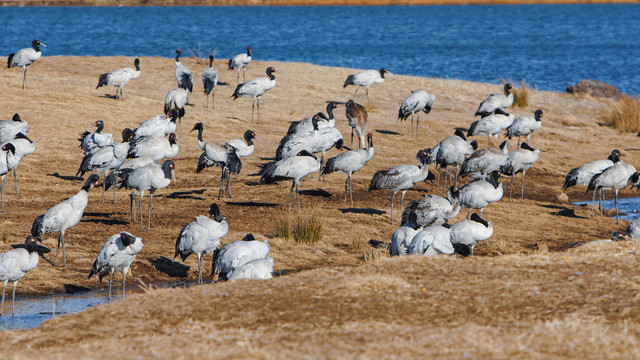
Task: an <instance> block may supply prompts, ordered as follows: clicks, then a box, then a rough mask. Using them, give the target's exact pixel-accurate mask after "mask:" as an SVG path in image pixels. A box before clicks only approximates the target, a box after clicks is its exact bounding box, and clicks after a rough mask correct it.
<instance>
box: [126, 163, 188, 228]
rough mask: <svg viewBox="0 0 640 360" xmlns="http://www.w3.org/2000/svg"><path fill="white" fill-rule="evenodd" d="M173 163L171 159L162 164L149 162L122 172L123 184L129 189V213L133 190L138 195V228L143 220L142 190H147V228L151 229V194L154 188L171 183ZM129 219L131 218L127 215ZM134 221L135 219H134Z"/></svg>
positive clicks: (142, 225) (163, 186) (133, 199)
mask: <svg viewBox="0 0 640 360" xmlns="http://www.w3.org/2000/svg"><path fill="white" fill-rule="evenodd" d="M175 168H176V166H175V164H174V163H173V161H171V160H166V161H165V162H164V163H163V164H162V166H157V165H155V164H149V165H145V166H141V167H139V168H135V169H133V170H131V171H126V172H125V173H124V175H123V176H124V184H125V187H126V188H127V189H131V202H130V205H129V214H130V215H131V214H132V213H133V208H134V207H135V204H136V198H135V192H136V191H137V192H138V197H139V199H138V200H139V204H138V206H139V211H140V229H141V230H144V221H143V220H142V198H143V197H144V192H145V191H147V190H149V211H148V218H147V219H148V221H149V222H148V224H149V226H148V227H147V230H150V229H151V202H152V201H153V194H155V192H156V190H158V189H164V188H166V187H167V186H169V184H171V178H172V176H173V173H174V171H175ZM129 219H133V218H132V217H131V216H129ZM134 221H135V220H134Z"/></svg>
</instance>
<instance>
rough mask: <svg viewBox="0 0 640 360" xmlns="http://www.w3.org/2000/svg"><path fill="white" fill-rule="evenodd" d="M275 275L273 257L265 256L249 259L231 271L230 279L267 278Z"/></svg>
mask: <svg viewBox="0 0 640 360" xmlns="http://www.w3.org/2000/svg"><path fill="white" fill-rule="evenodd" d="M272 277H273V259H272V258H270V257H265V258H262V259H255V260H251V261H248V262H246V263H244V264H242V265H240V266H238V267H236V268H235V269H234V270H232V271H231V272H230V273H229V276H228V278H229V280H238V279H251V280H267V279H271V278H272Z"/></svg>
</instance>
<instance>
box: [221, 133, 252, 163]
mask: <svg viewBox="0 0 640 360" xmlns="http://www.w3.org/2000/svg"><path fill="white" fill-rule="evenodd" d="M254 139H255V140H258V138H257V137H256V133H255V132H253V130H247V131H245V132H244V135H242V139H231V140H227V141H225V144H227V145H230V146H233V147H234V148H235V149H236V155H238V157H247V156H250V155H251V154H253V149H254V144H253V140H254Z"/></svg>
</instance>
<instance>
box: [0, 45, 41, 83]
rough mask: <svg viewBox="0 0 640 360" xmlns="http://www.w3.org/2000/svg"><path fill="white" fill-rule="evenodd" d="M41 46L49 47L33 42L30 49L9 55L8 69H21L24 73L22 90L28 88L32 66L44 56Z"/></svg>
mask: <svg viewBox="0 0 640 360" xmlns="http://www.w3.org/2000/svg"><path fill="white" fill-rule="evenodd" d="M40 45H42V46H44V47H46V46H47V45H45V44H43V43H41V42H40V41H38V40H33V41H32V42H31V47H30V48H24V49H20V50H18V51H16V52H15V53H13V54H10V55H9V58H8V59H7V67H8V68H12V67H21V68H22V72H23V78H22V89H25V88H26V87H27V69H28V68H29V66H30V65H31V64H33V63H34V62H35V61H36V60H38V59H40V56H42V52H41V51H40V47H39V46H40Z"/></svg>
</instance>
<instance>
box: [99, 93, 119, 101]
mask: <svg viewBox="0 0 640 360" xmlns="http://www.w3.org/2000/svg"><path fill="white" fill-rule="evenodd" d="M98 97H101V98H105V99H113V100H117V99H118V98H117V97H116V96H115V95H111V94H104V95H98Z"/></svg>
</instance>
